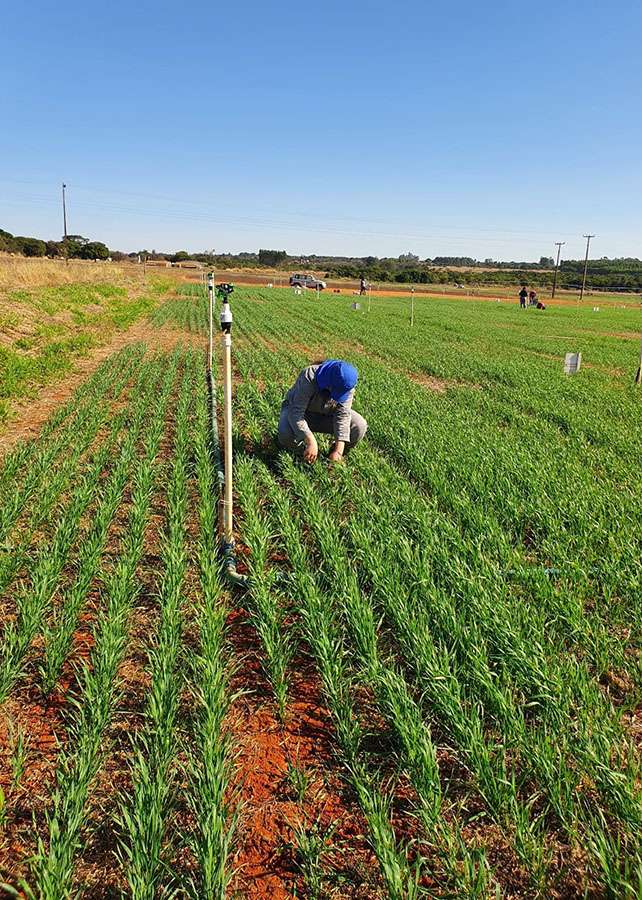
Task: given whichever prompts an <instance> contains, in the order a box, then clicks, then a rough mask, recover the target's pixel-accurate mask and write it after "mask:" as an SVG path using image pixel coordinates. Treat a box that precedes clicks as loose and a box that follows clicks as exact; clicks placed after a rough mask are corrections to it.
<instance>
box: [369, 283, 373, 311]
mask: <svg viewBox="0 0 642 900" xmlns="http://www.w3.org/2000/svg"><path fill="white" fill-rule="evenodd" d="M371 296H372V285H371V284H369V285H368V312H370V298H371Z"/></svg>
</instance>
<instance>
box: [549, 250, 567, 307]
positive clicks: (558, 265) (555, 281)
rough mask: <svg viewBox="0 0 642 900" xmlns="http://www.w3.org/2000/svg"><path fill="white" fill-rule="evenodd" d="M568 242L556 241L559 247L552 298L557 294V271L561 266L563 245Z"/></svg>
mask: <svg viewBox="0 0 642 900" xmlns="http://www.w3.org/2000/svg"><path fill="white" fill-rule="evenodd" d="M565 243H566V241H555V246H556V247H557V262H556V263H555V272H554V274H553V290H552V291H551V300H552V299H553V297H554V296H555V288H556V287H557V271H558V269H559V267H560V253H561V252H562V246H563V245H564V244H565Z"/></svg>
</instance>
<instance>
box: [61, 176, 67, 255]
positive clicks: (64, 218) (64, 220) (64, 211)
mask: <svg viewBox="0 0 642 900" xmlns="http://www.w3.org/2000/svg"><path fill="white" fill-rule="evenodd" d="M66 189H67V185H66V184H65V182H64V181H63V183H62V224H63V228H64V232H65V236H64V238H63V240H65V241H66V240H67V204H66V202H65V190H66Z"/></svg>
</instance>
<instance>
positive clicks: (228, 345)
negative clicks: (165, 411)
mask: <svg viewBox="0 0 642 900" xmlns="http://www.w3.org/2000/svg"><path fill="white" fill-rule="evenodd" d="M222 337H223V402H224V430H225V434H224V449H225V490H224V494H223V534H224V537H225V541H226V543H228V544H231V543H233V541H234V528H233V517H234V512H233V508H232V335H231V334H223V336H222Z"/></svg>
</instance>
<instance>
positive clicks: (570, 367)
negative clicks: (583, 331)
mask: <svg viewBox="0 0 642 900" xmlns="http://www.w3.org/2000/svg"><path fill="white" fill-rule="evenodd" d="M581 365H582V354H581V353H567V354H566V356H565V357H564V374H565V375H576V374H577V373H578V372H579V371H580V366H581Z"/></svg>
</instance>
